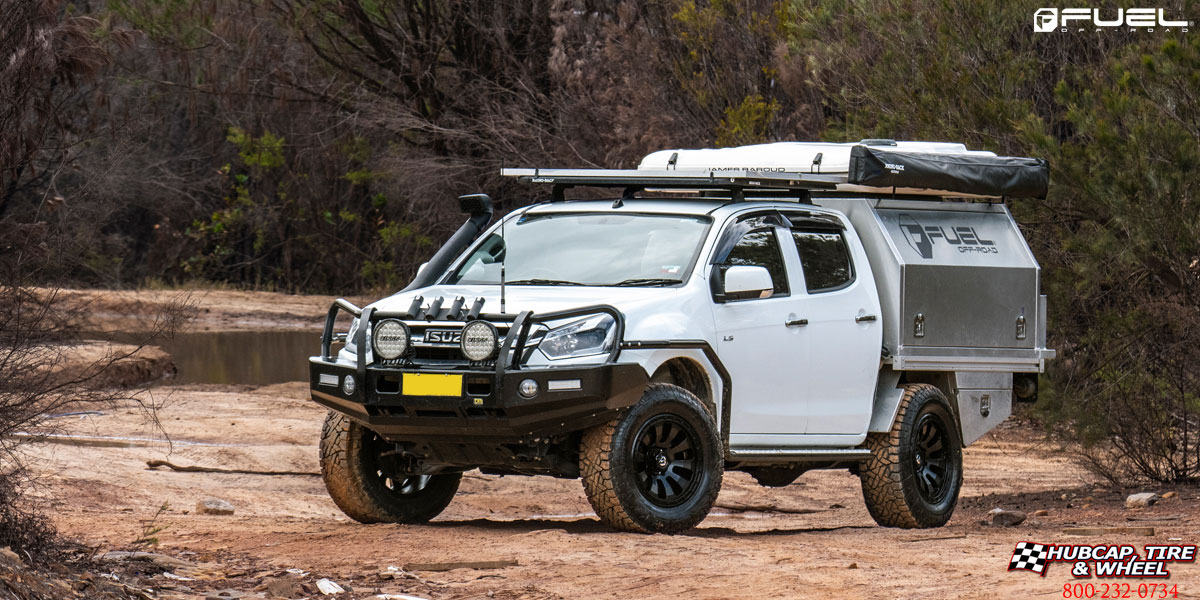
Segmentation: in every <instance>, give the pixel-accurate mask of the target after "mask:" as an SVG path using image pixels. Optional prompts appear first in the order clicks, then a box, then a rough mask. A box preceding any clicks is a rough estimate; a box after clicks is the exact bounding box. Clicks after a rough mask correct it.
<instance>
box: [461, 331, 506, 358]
mask: <svg viewBox="0 0 1200 600" xmlns="http://www.w3.org/2000/svg"><path fill="white" fill-rule="evenodd" d="M497 338H498V335H497V334H496V327H495V326H494V325H492V324H491V323H488V322H487V321H471V322H470V323H467V325H466V326H465V327H463V330H462V341H461V342H459V344H460V346H461V347H462V353H463V356H466V357H467V360H473V361H481V360H487V359H489V358H491V357H493V356H495V354H496V340H497Z"/></svg>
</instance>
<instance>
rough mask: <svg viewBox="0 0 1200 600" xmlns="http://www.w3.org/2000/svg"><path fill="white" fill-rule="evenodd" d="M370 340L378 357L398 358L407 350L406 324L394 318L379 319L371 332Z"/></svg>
mask: <svg viewBox="0 0 1200 600" xmlns="http://www.w3.org/2000/svg"><path fill="white" fill-rule="evenodd" d="M371 342H372V343H373V344H374V345H375V353H376V354H378V355H379V357H380V358H382V359H384V360H391V359H393V358H398V357H399V356H400V355H401V354H404V351H405V350H408V325H405V324H404V323H401V322H400V321H397V320H395V319H388V320H386V321H380V322H379V323H378V324H376V325H375V329H374V331H372V332H371Z"/></svg>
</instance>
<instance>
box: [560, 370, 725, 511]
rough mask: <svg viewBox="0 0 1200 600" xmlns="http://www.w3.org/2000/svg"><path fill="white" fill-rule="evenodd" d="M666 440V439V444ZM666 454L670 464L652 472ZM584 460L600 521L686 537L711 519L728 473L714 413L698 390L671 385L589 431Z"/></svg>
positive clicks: (651, 390) (654, 388)
mask: <svg viewBox="0 0 1200 600" xmlns="http://www.w3.org/2000/svg"><path fill="white" fill-rule="evenodd" d="M672 431H673V432H674V433H671V432H672ZM639 434H640V435H639ZM660 435H661V436H662V437H664V438H666V439H665V440H663V441H661V442H658V441H656V440H657V437H658V436H660ZM679 436H683V438H686V439H683V438H680V437H679ZM680 439H682V440H683V441H678V442H676V441H674V440H680ZM655 443H659V444H662V445H664V447H662V448H657V447H651V444H655ZM685 446H686V448H685ZM658 456H662V457H663V459H664V460H666V461H667V464H668V466H666V467H665V470H664V471H663V472H661V473H658V474H657V475H652V474H651V473H653V469H654V468H655V467H653V466H652V464H651V463H654V464H659V463H658V461H657V460H654V459H656V458H658ZM688 456H691V458H690V459H688V458H686V457H688ZM579 457H580V458H579V470H580V474H581V475H582V476H583V489H584V492H585V493H586V494H587V498H588V502H589V503H591V505H592V508H593V509H594V510H595V511H596V514H597V515H599V516H600V520H601V521H603V522H604V523H605V524H607V525H609V526H610V527H613V528H614V529H618V530H621V531H634V532H642V533H679V532H681V531H686V530H688V529H691V528H692V527H695V526H696V525H697V524H699V523H700V521H703V520H704V517H706V516H708V511H709V510H711V509H712V505H713V503H714V502H715V501H716V499H717V493H718V492H720V491H721V479H722V476H723V475H724V469H725V461H724V458H723V455H722V452H721V441H720V437H719V436H718V435H717V426H716V423H715V422H714V420H713V417H712V415H711V414H710V413H709V412H708V410H706V409H705V408H704V405H703V404H702V403H701V402H700V400H699V399H697V398H696V396H694V395H693V394H692V393H690V392H688V391H687V390H685V389H683V388H681V387H678V386H675V385H671V384H666V383H656V384H651V385H650V386H649V387H647V388H646V391H645V393H644V394H642V398H641V400H639V401H638V403H637V404H635V405H633V406H632V407H630V408H629V409H628V410H625V411H623V412H622V413H621V414H619V415H618V416H616V417H614V418H613V419H612V420H610V421H609V422H607V423H604V424H602V425H598V426H596V427H593V428H591V429H589V430H587V431H586V432H584V434H583V440H582V443H581V444H580V452H579ZM639 457H640V458H639ZM685 463H686V464H689V465H692V466H693V467H694V468H689V467H685V466H684V465H685ZM688 473H690V474H691V476H690V477H688V476H687V474H688ZM685 481H686V483H681V482H685ZM643 482H644V483H643ZM672 482H674V483H676V484H679V486H680V490H679V491H675V488H674V486H673V485H669V484H671V483H672ZM656 484H657V485H656ZM658 486H661V487H658ZM668 487H670V490H668V489H667V488H668ZM656 489H658V490H663V492H662V493H658V492H656V491H655V490H656ZM663 494H666V495H665V496H664V495H663Z"/></svg>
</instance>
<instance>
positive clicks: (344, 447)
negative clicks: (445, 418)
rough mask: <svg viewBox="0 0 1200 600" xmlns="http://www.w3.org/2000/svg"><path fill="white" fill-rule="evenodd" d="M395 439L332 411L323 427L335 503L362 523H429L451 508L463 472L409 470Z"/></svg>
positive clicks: (324, 463)
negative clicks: (399, 459) (398, 462)
mask: <svg viewBox="0 0 1200 600" xmlns="http://www.w3.org/2000/svg"><path fill="white" fill-rule="evenodd" d="M394 450H395V445H394V444H391V443H388V442H387V441H385V440H384V439H383V438H381V437H379V435H378V434H376V433H375V432H374V431H371V430H370V429H368V428H366V427H363V426H362V425H360V424H358V423H356V422H354V421H351V420H350V419H349V418H347V417H346V416H345V415H342V414H339V413H336V412H333V411H329V414H328V415H327V416H326V417H325V426H324V427H322V429H321V476H322V478H323V479H324V480H325V489H326V490H328V491H329V496H330V497H331V498H333V503H334V504H337V507H338V508H340V509H342V512H344V513H346V516H348V517H350V518H351V519H354V520H355V521H358V522H360V523H424V522H426V521H428V520H430V519H432V518H434V517H436V516H438V515H439V514H441V512H442V511H443V510H445V508H446V506H447V505H449V504H450V501H451V500H453V499H454V494H455V492H457V491H458V484H459V482H460V481H461V480H462V473H441V474H437V475H405V474H404V473H402V472H401V470H400V469H399V468H397V465H396V464H395V455H394V454H393V451H394Z"/></svg>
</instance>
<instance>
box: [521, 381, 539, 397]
mask: <svg viewBox="0 0 1200 600" xmlns="http://www.w3.org/2000/svg"><path fill="white" fill-rule="evenodd" d="M517 391H518V392H520V393H521V395H522V396H525V397H526V398H532V397H534V396H536V395H537V394H538V384H537V382H536V381H534V380H532V379H525V380H523V381H521V385H519V386H517Z"/></svg>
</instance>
